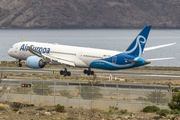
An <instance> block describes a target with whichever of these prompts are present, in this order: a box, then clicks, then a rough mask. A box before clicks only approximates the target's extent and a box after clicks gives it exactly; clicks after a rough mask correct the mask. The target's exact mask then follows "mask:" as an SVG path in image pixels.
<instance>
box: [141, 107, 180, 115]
mask: <svg viewBox="0 0 180 120" xmlns="http://www.w3.org/2000/svg"><path fill="white" fill-rule="evenodd" d="M142 111H143V112H146V113H156V114H158V115H160V117H162V116H164V117H166V116H167V115H168V114H180V111H179V110H178V109H174V110H171V111H170V110H167V109H160V108H159V107H157V106H147V107H145V108H144V109H143V110H142Z"/></svg>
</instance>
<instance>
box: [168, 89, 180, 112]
mask: <svg viewBox="0 0 180 120" xmlns="http://www.w3.org/2000/svg"><path fill="white" fill-rule="evenodd" d="M168 106H169V107H170V108H171V109H173V110H174V109H177V110H180V92H179V93H178V94H177V95H173V96H172V99H171V102H169V103H168Z"/></svg>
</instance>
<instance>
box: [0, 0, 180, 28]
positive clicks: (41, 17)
mask: <svg viewBox="0 0 180 120" xmlns="http://www.w3.org/2000/svg"><path fill="white" fill-rule="evenodd" d="M179 11H180V1H179V0H173V1H172V0H1V1H0V28H58V29H60V28H68V29H69V28H142V27H143V26H145V25H149V24H150V25H152V26H153V28H180V21H179V19H180V15H179V14H180V12H179Z"/></svg>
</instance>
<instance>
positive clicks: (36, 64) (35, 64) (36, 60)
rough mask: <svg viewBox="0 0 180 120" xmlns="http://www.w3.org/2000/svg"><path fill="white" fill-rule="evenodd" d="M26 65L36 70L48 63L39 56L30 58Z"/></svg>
mask: <svg viewBox="0 0 180 120" xmlns="http://www.w3.org/2000/svg"><path fill="white" fill-rule="evenodd" d="M26 63H27V65H28V67H30V68H34V69H39V68H43V67H44V66H45V65H46V63H45V62H43V60H42V59H41V58H40V57H37V56H30V57H28V58H27V60H26Z"/></svg>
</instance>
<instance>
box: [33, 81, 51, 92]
mask: <svg viewBox="0 0 180 120" xmlns="http://www.w3.org/2000/svg"><path fill="white" fill-rule="evenodd" d="M32 88H33V92H34V93H36V94H37V95H43V94H44V95H49V94H51V93H53V90H52V88H51V87H49V84H46V83H44V84H43V83H39V84H35V83H33V86H32Z"/></svg>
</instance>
